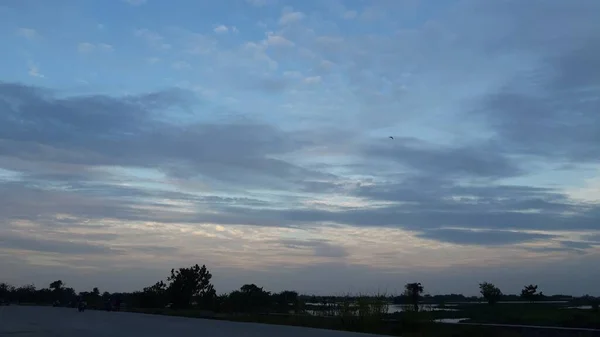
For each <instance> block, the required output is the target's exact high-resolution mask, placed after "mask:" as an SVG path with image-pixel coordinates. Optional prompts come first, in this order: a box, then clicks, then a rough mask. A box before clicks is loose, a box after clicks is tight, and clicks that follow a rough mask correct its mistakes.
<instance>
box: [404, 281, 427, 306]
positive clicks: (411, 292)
mask: <svg viewBox="0 0 600 337" xmlns="http://www.w3.org/2000/svg"><path fill="white" fill-rule="evenodd" d="M422 292H423V286H422V285H421V283H407V284H406V285H405V286H404V296H406V297H407V298H408V299H409V301H410V303H411V304H412V305H413V308H414V310H415V311H419V299H420V297H421V293H422Z"/></svg>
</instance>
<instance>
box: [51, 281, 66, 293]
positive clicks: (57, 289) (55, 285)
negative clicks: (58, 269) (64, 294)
mask: <svg viewBox="0 0 600 337" xmlns="http://www.w3.org/2000/svg"><path fill="white" fill-rule="evenodd" d="M64 285H65V284H64V283H63V281H61V280H56V281H54V282H52V283H50V287H49V288H50V289H52V290H53V291H54V292H60V290H62V288H63V287H64Z"/></svg>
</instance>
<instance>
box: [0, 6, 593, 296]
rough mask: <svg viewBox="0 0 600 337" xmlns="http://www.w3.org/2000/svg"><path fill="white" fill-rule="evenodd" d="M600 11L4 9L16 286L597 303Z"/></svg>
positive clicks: (10, 253)
mask: <svg viewBox="0 0 600 337" xmlns="http://www.w3.org/2000/svg"><path fill="white" fill-rule="evenodd" d="M599 10H600V4H599V3H598V2H596V1H592V0H581V1H575V2H566V1H559V0H549V1H528V2H522V1H502V2H500V1H491V0H490V1H475V0H457V1H433V0H431V1H427V0H422V1H419V0H396V1H387V0H381V1H366V0H365V1H359V0H356V1H341V0H327V1H284V0H237V1H233V0H232V1H221V2H209V1H191V0H190V1H184V0H181V1H162V0H146V1H142V0H110V1H108V0H107V1H94V0H85V1H84V0H82V1H76V0H57V1H53V2H52V3H51V4H50V2H47V1H35V0H26V1H4V2H2V4H0V40H1V41H2V42H3V44H4V45H5V46H10V47H8V48H5V49H4V50H3V53H2V60H3V62H2V65H1V66H0V190H1V191H2V192H1V194H0V201H2V202H1V203H0V243H1V244H0V257H2V258H0V261H2V262H0V267H2V269H3V270H12V271H13V272H12V273H11V274H10V276H9V277H10V279H9V280H8V281H10V282H14V283H23V282H35V283H36V284H39V285H44V284H46V283H48V282H50V281H52V280H53V279H54V278H56V276H57V275H59V274H60V275H61V276H60V277H61V278H62V279H63V280H64V281H66V282H67V283H69V284H72V285H73V286H76V287H79V288H86V287H90V288H91V287H93V286H99V287H101V288H106V289H108V290H131V289H135V288H140V287H143V286H147V285H149V284H151V283H153V282H155V281H156V280H158V279H160V278H164V276H165V271H168V270H169V269H170V268H172V267H177V266H184V265H188V264H192V263H205V264H207V266H209V268H210V269H211V270H213V273H214V274H215V282H216V288H217V289H218V290H219V291H229V290H231V289H234V288H238V287H239V286H241V285H242V284H243V283H249V282H254V283H257V284H260V285H261V286H265V287H266V288H268V289H272V290H282V289H289V288H293V289H297V290H299V291H302V292H314V293H331V292H333V293H345V292H347V291H360V292H368V291H376V290H381V289H386V290H388V291H390V292H393V291H395V290H399V289H401V288H402V285H403V284H404V283H406V282H409V281H411V282H412V281H414V280H419V281H421V282H422V283H423V284H424V285H425V287H426V289H428V291H429V292H431V293H444V292H465V293H469V294H472V293H475V292H476V291H477V283H478V282H481V281H484V280H485V281H491V282H494V283H497V284H498V285H499V286H500V288H501V289H503V290H504V291H505V292H517V291H518V290H519V289H520V287H522V286H523V285H524V284H529V283H535V284H539V285H540V287H541V289H542V290H543V291H544V292H546V293H553V292H554V293H559V292H562V293H569V292H571V291H572V289H578V291H581V292H582V293H594V292H597V289H596V288H595V287H594V285H596V284H597V283H596V281H595V280H597V277H598V276H599V275H598V271H597V268H595V267H594V266H595V265H596V264H597V261H598V258H600V256H599V254H600V248H599V247H600V240H598V237H599V235H600V206H598V203H599V201H600V177H599V174H598V172H599V171H598V169H599V165H598V164H599V160H600V159H599V158H600V151H599V150H598V146H597V144H598V141H600V115H598V113H597V111H598V108H599V107H600V105H599V102H600V95H599V94H600V72H599V71H598V69H600V61H599V60H598V58H597V57H595V55H598V54H599V53H600V33H599V32H600V23H598V22H597V21H598V20H597V18H595V13H597V12H598V11H599ZM389 136H393V137H394V139H393V140H392V139H390V138H389ZM5 257H6V258H5ZM114 274H118V275H121V276H123V279H120V280H119V281H118V282H117V281H116V280H115V279H114V278H112V276H110V275H114ZM324 279H325V280H326V281H323V280H324ZM573 282H575V283H576V284H577V286H576V287H573ZM98 283H102V284H98Z"/></svg>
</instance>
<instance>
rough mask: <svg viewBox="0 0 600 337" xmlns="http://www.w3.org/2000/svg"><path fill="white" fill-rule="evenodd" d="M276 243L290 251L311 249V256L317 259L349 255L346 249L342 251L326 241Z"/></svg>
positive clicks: (290, 240) (282, 241) (283, 241)
mask: <svg viewBox="0 0 600 337" xmlns="http://www.w3.org/2000/svg"><path fill="white" fill-rule="evenodd" d="M278 243H279V244H281V245H283V246H285V247H287V248H291V249H303V248H310V249H312V251H313V254H314V255H315V256H318V257H334V258H338V257H346V256H348V255H349V254H348V252H347V251H346V249H344V247H339V246H335V245H332V244H331V243H328V242H326V241H321V240H309V241H303V240H292V239H287V240H280V241H279V242H278Z"/></svg>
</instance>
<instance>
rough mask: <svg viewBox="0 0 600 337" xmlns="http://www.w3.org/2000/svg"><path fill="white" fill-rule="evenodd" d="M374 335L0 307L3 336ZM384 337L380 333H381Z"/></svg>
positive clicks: (136, 315)
mask: <svg viewBox="0 0 600 337" xmlns="http://www.w3.org/2000/svg"><path fill="white" fill-rule="evenodd" d="M4 336H11V337H15V336H18V337H101V336H102V337H104V336H106V337H109V336H110V337H131V336H144V337H159V336H160V337H162V336H169V337H171V336H190V337H191V336H202V337H217V336H218V337H227V336H235V337H259V336H260V337H271V336H272V337H279V336H285V337H306V336H311V337H369V336H371V337H374V336H377V335H370V334H360V333H352V332H343V331H331V330H320V329H309V328H301V327H292V326H279V325H267V324H258V323H238V322H227V321H218V320H209V319H196V318H184V317H171V316H159V315H146V314H135V313H128V312H106V311H93V310H89V311H85V312H83V313H80V312H77V310H76V309H71V308H52V307H26V306H17V305H11V306H7V307H6V306H3V307H0V337H4ZM379 337H381V336H379Z"/></svg>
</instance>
